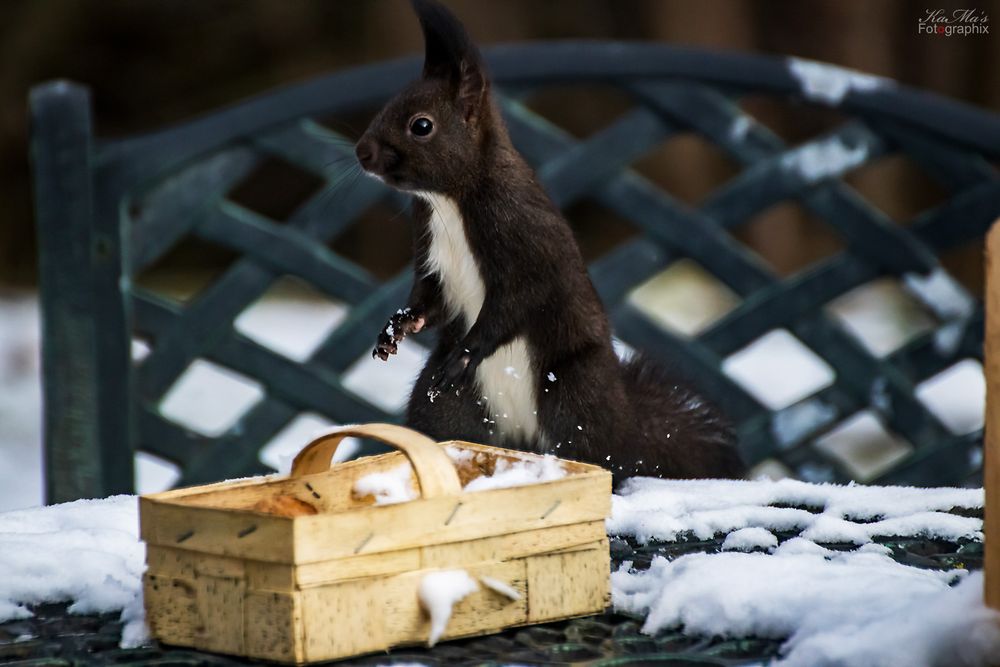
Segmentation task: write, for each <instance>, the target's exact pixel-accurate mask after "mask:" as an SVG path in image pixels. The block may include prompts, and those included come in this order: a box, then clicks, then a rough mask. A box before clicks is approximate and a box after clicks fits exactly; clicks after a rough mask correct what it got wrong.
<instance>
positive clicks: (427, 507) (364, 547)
mask: <svg viewBox="0 0 1000 667" xmlns="http://www.w3.org/2000/svg"><path fill="white" fill-rule="evenodd" d="M610 510H611V489H610V476H607V478H605V477H604V476H599V475H594V476H591V475H581V476H579V477H576V478H566V479H563V480H559V481H556V482H548V483H544V484H535V485H531V486H522V487H513V488H507V489H496V490H491V491H481V492H477V493H463V494H461V495H459V496H455V497H441V498H431V499H429V500H415V501H411V502H407V503H399V504H396V505H384V506H378V507H368V508H361V509H357V510H354V511H352V512H345V513H343V514H337V515H322V514H321V515H316V516H303V517H298V518H297V519H295V562H296V563H297V564H303V563H315V562H319V561H325V560H330V559H331V558H340V557H344V556H353V555H358V554H363V553H377V552H385V551H395V550H398V549H407V548H412V547H423V546H429V545H433V544H445V543H452V542H462V541H466V540H475V539H480V538H486V537H495V536H498V535H506V534H509V533H520V532H524V531H528V530H537V529H540V528H548V527H551V526H566V525H570V524H578V523H585V522H591V521H598V520H603V519H605V518H606V517H607V516H608V514H609V513H610Z"/></svg>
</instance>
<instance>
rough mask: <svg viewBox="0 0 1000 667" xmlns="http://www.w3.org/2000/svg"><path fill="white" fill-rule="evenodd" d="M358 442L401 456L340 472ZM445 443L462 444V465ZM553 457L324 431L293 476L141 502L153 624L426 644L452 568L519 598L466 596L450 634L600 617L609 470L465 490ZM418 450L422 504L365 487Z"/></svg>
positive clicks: (378, 433)
mask: <svg viewBox="0 0 1000 667" xmlns="http://www.w3.org/2000/svg"><path fill="white" fill-rule="evenodd" d="M346 436H361V437H367V438H374V439H377V440H380V441H382V442H385V443H387V444H389V445H391V446H393V447H394V448H396V449H397V450H399V451H395V452H390V453H388V454H382V455H379V456H372V457H366V458H362V459H358V460H356V461H351V462H349V463H342V464H337V465H333V466H332V467H331V465H330V461H331V459H332V457H333V454H334V451H335V450H336V448H337V445H338V444H339V443H340V441H341V440H342V439H343V438H344V437H346ZM445 446H450V447H454V448H456V449H457V450H458V451H464V452H466V454H464V455H462V456H456V457H455V458H456V460H457V461H458V462H457V463H455V462H453V461H452V458H451V457H449V455H448V454H447V453H446V450H445V448H444V447H445ZM450 451H452V452H453V453H454V452H455V450H450ZM404 457H405V458H404ZM541 458H542V457H540V456H538V455H534V454H528V453H524V452H518V451H513V450H507V449H500V448H496V447H487V446H484V445H476V444H472V443H467V442H459V441H453V442H448V443H441V444H440V445H439V444H436V443H435V442H434V441H433V440H431V439H429V438H427V437H426V436H423V435H421V434H419V433H417V432H415V431H411V430H409V429H406V428H403V427H400V426H393V425H389V424H368V425H364V426H349V427H343V428H340V429H337V430H335V431H332V432H330V433H329V434H327V435H324V436H322V437H320V438H317V439H316V440H314V441H313V442H312V443H310V444H309V445H307V446H306V447H305V448H304V449H303V450H302V452H300V453H299V455H298V456H297V457H296V459H295V462H294V464H293V466H292V472H291V474H290V475H288V476H287V477H269V478H258V479H249V480H238V481H232V482H222V483H219V484H211V485H208V486H200V487H195V488H189V489H179V490H174V491H167V492H165V493H158V494H154V495H149V496H143V497H142V498H141V499H140V505H139V507H140V523H141V533H142V538H143V540H145V542H146V545H147V552H146V561H147V564H148V570H147V572H146V575H145V586H144V588H145V601H146V613H147V618H148V621H149V626H150V630H151V631H152V634H153V636H154V637H156V638H157V639H159V640H161V641H163V642H165V643H167V644H176V645H181V646H191V647H195V648H198V649H202V650H206V651H216V652H220V653H229V654H235V655H242V656H248V657H251V658H259V659H265V660H273V661H278V662H286V663H303V662H314V661H321V660H332V659H337V658H343V657H347V656H353V655H359V654H363V653H370V652H375V651H382V650H385V649H388V648H390V647H393V646H399V645H406V644H416V643H423V642H426V641H427V639H428V636H429V632H430V622H429V617H428V615H427V613H426V612H425V611H424V610H423V609H422V607H421V604H420V601H419V599H418V588H419V586H420V583H421V581H422V580H423V578H424V576H425V575H427V574H428V573H430V572H433V571H436V570H454V569H461V570H465V571H466V572H467V573H468V574H469V575H470V576H471V577H472V578H473V579H474V580H477V581H482V578H483V577H486V578H487V581H491V582H494V583H495V582H496V581H499V582H502V583H503V584H507V585H509V586H510V587H512V588H513V589H514V590H515V591H517V594H519V596H520V597H519V599H513V598H512V597H511V596H510V592H509V591H508V594H507V595H504V594H502V593H499V592H496V591H495V590H494V589H492V588H489V587H488V586H485V585H480V586H479V590H478V591H477V592H474V593H472V594H470V595H468V597H465V598H464V599H463V600H462V601H460V602H459V603H457V604H456V605H455V606H454V609H453V613H452V616H451V619H450V621H449V622H448V624H447V628H446V631H445V632H444V635H443V638H444V639H449V638H454V637H463V636H469V635H480V634H488V633H491V632H497V631H499V630H502V629H504V628H507V627H511V626H516V625H524V624H529V623H539V622H543V621H552V620H556V619H562V618H569V617H572V616H581V615H586V614H592V613H596V612H600V611H602V610H603V609H604V608H605V606H606V605H607V603H608V599H609V595H610V591H609V567H610V564H609V554H608V541H607V537H606V534H605V530H604V519H605V518H606V517H607V516H608V513H609V511H610V500H611V474H610V473H609V472H607V471H606V470H604V469H602V468H599V467H597V466H592V465H587V464H583V463H576V462H572V461H562V460H560V464H561V465H562V466H563V468H564V469H565V471H566V473H567V474H566V476H565V477H563V478H560V479H557V480H554V481H549V482H543V483H538V484H532V485H528V486H519V487H511V488H500V489H491V490H484V491H478V492H464V491H463V489H462V487H463V482H465V483H468V481H469V480H471V479H474V478H476V477H478V476H480V475H483V474H490V473H492V471H493V468H494V467H495V466H496V464H497V462H498V461H500V460H503V459H506V460H507V461H510V462H513V461H531V460H540V459H541ZM406 459H409V462H410V464H411V466H412V469H413V471H414V473H415V474H414V479H413V481H414V482H415V484H416V485H417V488H419V490H420V497H419V498H417V499H416V500H412V501H409V502H403V503H399V504H392V505H375V504H374V500H373V498H371V497H366V498H358V497H356V496H355V494H354V492H353V487H354V484H355V482H356V480H358V479H359V478H360V477H362V476H365V475H368V474H370V473H373V472H383V471H387V470H391V469H394V468H398V466H400V465H401V464H403V463H404V462H405V460H406Z"/></svg>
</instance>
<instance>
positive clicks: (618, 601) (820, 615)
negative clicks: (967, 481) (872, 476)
mask: <svg viewBox="0 0 1000 667" xmlns="http://www.w3.org/2000/svg"><path fill="white" fill-rule="evenodd" d="M983 500H984V498H983V491H982V489H952V488H937V489H920V488H912V487H870V486H857V485H848V486H838V485H832V484H807V483H805V482H800V481H796V480H781V481H777V482H775V481H769V480H757V481H728V480H727V481H719V480H696V481H667V480H655V479H641V478H634V479H632V480H629V481H628V482H627V483H626V485H625V487H624V488H623V489H622V491H621V493H620V495H616V496H613V498H612V516H611V518H610V519H609V520H608V522H607V525H608V532H609V533H610V534H612V535H622V536H629V537H632V538H635V539H637V540H639V541H640V542H645V541H648V540H650V539H658V540H667V541H671V540H675V539H678V538H681V537H684V536H688V535H690V536H693V537H694V538H696V539H709V538H711V537H713V536H717V535H719V534H725V535H726V537H725V540H724V541H723V545H722V552H721V553H693V554H687V555H683V556H680V557H678V558H676V559H674V560H672V561H668V560H666V559H665V558H663V557H660V556H657V557H656V558H654V560H653V562H652V564H651V566H650V568H649V569H648V570H645V571H635V570H633V569H632V568H631V564H628V563H626V564H625V565H624V566H623V567H622V568H621V569H619V570H618V571H617V572H614V573H612V575H611V583H612V603H613V605H614V607H615V609H617V610H619V611H624V612H629V613H634V614H640V615H642V616H644V617H645V619H646V620H645V622H644V625H643V631H644V632H647V633H655V632H657V631H658V630H661V629H664V628H671V627H677V626H681V627H683V630H684V632H685V634H689V635H695V636H722V637H748V636H758V637H772V638H778V639H784V640H785V641H784V643H783V644H782V647H781V656H780V657H779V658H778V659H777V660H776V661H775V662H774V663H773V664H774V665H775V666H781V667H798V666H802V667H823V666H827V665H829V666H830V667H833V666H834V665H852V666H855V665H872V666H875V665H879V666H881V665H899V666H900V667H903V666H909V665H937V664H940V665H944V664H947V665H985V664H987V662H988V661H989V659H990V658H991V657H992V658H994V659H995V657H996V656H997V655H1000V615H997V614H996V613H995V612H993V611H990V610H987V609H986V608H985V607H984V606H983V603H982V585H983V583H982V576H981V573H973V574H969V573H968V572H966V571H965V570H952V571H937V570H927V569H919V568H914V567H910V566H907V565H902V564H900V563H898V562H896V561H894V560H893V559H892V558H890V555H891V553H890V550H889V549H888V548H887V547H884V546H882V545H878V544H874V543H872V542H871V540H872V538H873V537H876V536H900V537H902V536H915V535H924V536H927V537H936V538H942V539H947V540H951V541H957V540H964V539H969V540H977V541H981V540H982V539H983V534H982V521H981V520H980V519H976V518H970V517H962V516H957V515H953V514H949V513H947V512H946V511H947V510H949V509H952V508H974V507H982V504H983ZM775 505H794V506H796V507H788V506H781V507H776V506H775ZM803 508H810V509H811V510H813V511H809V510H807V509H803ZM772 531H778V532H793V533H795V532H797V533H798V534H797V535H794V536H792V537H791V538H788V539H786V540H785V541H784V542H783V543H781V544H780V545H779V544H778V538H777V536H776V535H775V534H774V532H772ZM817 541H819V542H824V543H841V544H855V545H860V546H858V547H857V548H855V549H854V550H852V551H835V550H831V549H828V548H825V547H823V546H821V545H820V544H817ZM743 552H750V553H743ZM956 583H957V586H956V585H955V584H956Z"/></svg>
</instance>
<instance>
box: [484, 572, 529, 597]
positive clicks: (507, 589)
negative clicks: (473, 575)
mask: <svg viewBox="0 0 1000 667" xmlns="http://www.w3.org/2000/svg"><path fill="white" fill-rule="evenodd" d="M479 581H480V582H482V584H483V586H486V588H488V589H490V590H491V591H495V592H497V593H499V594H500V595H503V596H504V597H507V598H510V599H511V600H520V599H521V594H520V593H519V592H518V591H517V589H516V588H514V587H513V586H511V585H510V584H508V583H505V582H503V581H500V580H499V579H494V578H493V577H479Z"/></svg>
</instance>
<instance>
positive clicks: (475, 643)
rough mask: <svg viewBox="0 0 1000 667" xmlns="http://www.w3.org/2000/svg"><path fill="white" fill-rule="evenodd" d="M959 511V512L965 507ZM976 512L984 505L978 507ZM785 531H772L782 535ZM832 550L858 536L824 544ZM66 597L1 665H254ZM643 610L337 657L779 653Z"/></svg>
mask: <svg viewBox="0 0 1000 667" xmlns="http://www.w3.org/2000/svg"><path fill="white" fill-rule="evenodd" d="M963 513H964V512H963ZM975 514H981V513H975ZM791 536H792V535H791V534H789V535H781V534H780V533H779V534H778V537H779V539H780V540H782V541H783V540H784V539H786V538H788V537H791ZM876 541H877V542H878V543H879V544H883V545H885V546H887V547H889V548H890V549H891V550H892V557H893V558H894V559H896V560H898V561H899V562H901V563H905V564H907V565H913V566H916V567H923V568H932V569H953V568H957V567H963V568H967V569H980V568H982V558H983V551H982V543H979V542H966V541H961V542H949V541H945V540H934V539H920V538H905V539H900V538H889V539H879V540H876ZM721 546H722V538H719V539H715V540H694V539H690V540H680V541H676V542H669V543H658V542H651V543H648V544H636V543H635V542H631V541H628V540H621V539H617V538H613V539H612V540H611V559H612V563H613V567H615V568H617V567H618V566H620V565H621V563H622V562H625V561H631V562H632V563H633V567H635V568H638V569H643V568H646V567H648V566H649V563H650V561H651V560H652V558H653V557H654V556H656V555H663V556H665V557H667V558H676V557H678V556H681V555H683V554H686V553H694V552H714V551H719V550H720V549H721ZM823 546H826V547H828V548H831V549H842V550H847V549H853V548H855V545H848V544H825V545H823ZM67 606H68V605H67V604H49V605H41V606H38V607H35V608H34V612H35V616H34V617H33V618H28V619H24V620H19V621H11V622H8V623H4V624H0V664H4V665H10V666H17V667H28V666H32V667H35V666H37V667H42V666H52V667H55V666H61V665H65V666H70V665H73V666H77V665H79V666H84V665H158V666H161V667H167V666H170V665H247V664H260V663H255V662H253V661H248V660H241V659H238V658H232V657H228V656H222V655H215V654H211V653H203V652H199V651H192V650H188V649H176V648H171V647H166V646H159V645H157V646H152V647H147V648H139V649H120V648H118V641H119V638H120V636H121V624H120V623H119V622H118V620H117V619H118V614H117V613H115V614H103V615H73V614H70V613H69V612H68V611H67ZM641 625H642V622H641V619H636V618H630V617H628V616H623V615H620V614H614V613H611V612H608V613H605V614H602V615H598V616H590V617H587V618H578V619H573V620H569V621H560V622H558V623H548V624H544V625H536V626H532V627H525V628H515V629H512V630H508V631H506V632H503V633H500V634H496V635H490V636H486V637H475V638H471V639H464V640H458V641H451V642H445V643H443V644H439V645H438V646H437V647H435V648H434V649H426V648H401V649H397V650H394V651H391V652H388V653H380V654H378V655H373V656H366V657H362V658H356V659H352V660H345V661H341V662H339V663H337V664H341V665H390V664H394V663H409V664H413V663H420V664H426V665H508V664H511V663H516V664H520V665H539V664H544V665H595V666H596V665H616V666H617V665H637V664H663V665H673V666H678V667H679V666H685V665H690V666H695V665H698V666H704V665H726V666H730V665H734V666H735V665H755V664H761V663H766V662H767V661H768V659H769V658H772V657H774V656H777V655H778V651H779V648H780V646H781V643H782V642H781V640H778V639H753V638H750V639H724V638H714V639H713V638H699V637H689V636H686V635H684V634H683V633H681V632H680V630H679V629H675V630H670V631H664V632H660V633H658V634H656V635H653V636H650V635H646V634H643V633H642V632H640V628H641Z"/></svg>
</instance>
